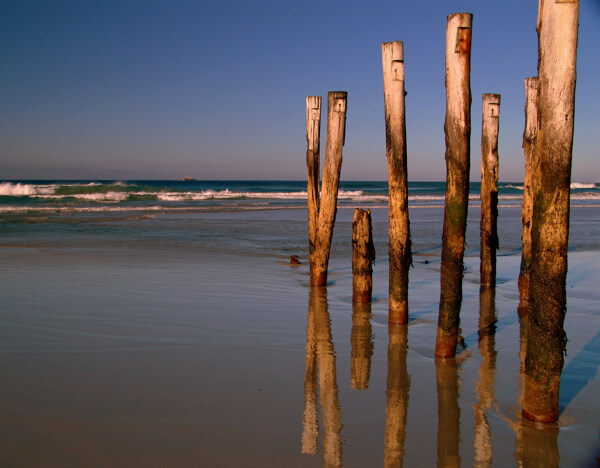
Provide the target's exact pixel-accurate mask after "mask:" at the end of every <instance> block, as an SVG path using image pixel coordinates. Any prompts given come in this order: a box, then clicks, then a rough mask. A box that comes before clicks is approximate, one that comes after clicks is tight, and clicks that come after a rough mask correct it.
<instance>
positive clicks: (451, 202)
mask: <svg viewBox="0 0 600 468" xmlns="http://www.w3.org/2000/svg"><path fill="white" fill-rule="evenodd" d="M472 20H473V15H471V14H470V13H455V14H453V15H450V16H448V21H447V25H446V120H445V123H444V130H445V133H446V199H445V204H444V229H443V237H442V262H441V275H440V286H441V289H440V308H439V317H438V328H437V336H436V342H435V355H436V356H437V357H441V358H449V357H452V356H454V355H455V354H456V345H457V342H458V327H459V320H460V306H461V302H462V276H463V255H464V243H465V231H466V228H467V209H468V203H469V169H470V151H471V147H470V139H471V85H470V68H471V54H470V52H471V45H470V44H471V33H470V30H471V25H472Z"/></svg>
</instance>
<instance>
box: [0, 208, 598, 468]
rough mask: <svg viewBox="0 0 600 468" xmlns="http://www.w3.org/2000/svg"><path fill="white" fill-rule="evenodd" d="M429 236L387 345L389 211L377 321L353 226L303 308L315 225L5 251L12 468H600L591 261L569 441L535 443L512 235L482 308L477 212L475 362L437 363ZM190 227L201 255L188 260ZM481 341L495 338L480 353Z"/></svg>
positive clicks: (379, 239)
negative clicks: (365, 297) (354, 258)
mask: <svg viewBox="0 0 600 468" xmlns="http://www.w3.org/2000/svg"><path fill="white" fill-rule="evenodd" d="M595 211H596V210H589V212H590V214H591V212H595ZM439 214H440V213H439V210H438V209H430V210H414V215H413V239H414V240H417V239H418V241H416V242H415V253H416V254H415V258H414V268H413V269H412V270H411V273H410V275H411V276H410V297H409V305H410V323H409V325H408V327H404V328H401V327H400V328H390V329H388V325H387V260H386V259H387V252H386V250H387V249H386V244H385V242H386V240H385V230H386V228H387V225H386V222H385V219H386V216H387V211H386V210H385V209H375V210H373V219H374V235H375V239H376V252H377V261H376V264H375V270H374V280H373V282H374V291H373V296H374V300H373V303H372V304H371V305H370V306H366V307H357V306H356V305H355V306H353V304H352V302H351V295H352V277H351V265H350V255H349V251H350V250H349V249H350V246H349V237H348V233H349V232H350V229H351V226H350V225H351V218H352V209H351V208H347V209H341V210H340V211H339V215H338V222H337V224H336V231H335V234H334V244H333V251H332V258H331V264H330V275H329V284H328V286H327V287H325V288H313V290H312V291H311V288H309V287H308V262H307V251H306V246H305V242H306V232H305V229H306V221H305V216H306V211H305V210H276V211H253V212H245V213H213V214H210V213H209V214H196V215H189V214H187V215H186V214H179V215H178V214H173V215H168V216H162V217H158V218H155V219H146V220H137V221H135V222H131V223H129V224H128V225H125V224H122V225H120V227H118V226H119V223H118V222H115V221H114V220H113V221H110V222H106V223H104V222H102V221H100V222H95V223H89V224H87V225H86V224H84V225H81V226H79V228H78V229H79V231H77V232H74V233H72V235H71V237H70V239H69V242H68V243H67V242H65V241H64V239H63V240H61V238H60V236H53V235H52V234H48V233H46V234H44V235H41V234H39V233H38V234H37V235H36V236H30V237H27V236H25V237H20V239H21V240H20V241H18V240H16V238H15V239H10V236H7V237H8V238H6V239H5V244H4V245H2V247H1V248H0V258H1V262H0V265H1V266H0V273H1V276H0V277H1V278H2V281H1V282H0V289H1V297H2V298H3V304H4V306H3V307H2V310H1V312H0V320H1V323H2V327H1V329H0V330H1V331H0V334H1V340H0V343H1V344H0V354H1V358H0V373H1V374H0V375H2V377H3V382H4V384H3V385H2V387H1V389H0V433H1V437H0V464H1V465H2V466H14V467H18V466H116V465H120V466H134V465H135V466H215V467H221V466H222V467H226V466H248V467H254V466H256V467H258V466H298V467H306V466H345V467H364V466H382V465H384V466H400V465H401V462H402V463H403V466H407V467H412V466H415V467H417V466H435V465H436V463H441V464H446V463H451V464H453V465H454V466H459V465H460V466H492V465H493V466H569V467H590V466H595V465H594V463H596V461H595V459H596V457H598V456H600V440H599V438H598V422H599V421H600V408H599V407H598V403H597V395H598V394H599V392H600V378H599V377H598V375H597V374H598V365H599V363H600V314H599V312H598V307H597V304H598V301H599V300H600V296H599V292H598V289H597V278H598V275H599V274H600V253H599V252H598V251H597V250H594V249H591V250H590V249H574V250H573V251H572V252H571V253H570V256H569V276H568V281H567V290H568V312H567V318H566V323H565V328H566V331H567V334H568V338H569V343H568V348H567V356H566V361H565V367H564V371H563V377H562V387H561V396H560V411H561V416H560V422H559V424H558V425H556V426H554V425H552V426H547V427H536V426H535V425H533V424H532V423H529V422H525V421H523V420H522V419H521V418H520V403H519V401H520V395H521V393H520V392H521V377H520V372H519V368H520V363H521V359H522V349H523V348H522V347H521V343H520V324H519V317H518V314H517V305H518V289H517V284H516V278H517V275H518V269H519V262H520V254H519V252H518V248H517V245H516V244H518V237H519V232H518V231H517V232H512V233H511V235H508V234H507V235H505V236H504V238H505V240H506V242H504V243H503V242H502V240H501V246H503V247H502V250H501V252H500V255H499V257H498V285H497V288H496V290H495V293H489V292H488V293H486V292H484V293H480V287H479V281H478V279H479V258H478V251H477V249H476V245H477V244H476V242H477V239H476V237H473V236H477V234H478V233H477V230H476V229H474V226H475V227H476V226H477V224H476V220H477V217H478V211H477V210H473V209H472V210H471V213H470V218H469V222H470V224H469V226H470V227H469V229H470V231H469V232H470V233H471V234H470V237H468V245H467V257H466V261H465V264H466V267H467V269H466V271H465V277H464V300H463V306H462V312H461V328H462V335H463V337H464V343H465V346H466V348H464V349H463V348H460V350H461V353H460V355H459V356H458V358H457V359H456V361H455V362H451V363H444V362H440V361H438V362H436V360H435V359H434V357H433V351H434V344H435V326H436V323H437V313H438V301H439V237H440V236H439V234H440V233H439V232H438V230H439V229H441V226H440V227H439V228H437V229H430V226H429V225H430V224H431V223H434V220H436V219H437V220H439ZM502 216H503V217H504V220H505V226H506V228H507V230H508V231H510V230H511V226H512V224H511V223H514V222H517V223H518V210H517V209H513V208H506V209H504V210H503V211H501V217H502ZM594 216H597V215H596V214H595V215H594ZM594 219H595V218H593V216H588V217H587V224H588V227H589V223H594V222H597V220H596V221H594ZM511 220H512V221H511ZM115 223H116V224H115ZM437 224H439V222H437ZM107 225H109V226H110V230H111V232H112V233H113V234H111V236H112V237H110V239H109V238H108V237H107V236H106V235H105V233H103V229H106V228H107ZM149 226H150V227H149ZM190 226H192V227H193V229H194V230H197V232H198V237H197V238H195V239H194V240H192V241H190V242H187V243H186V242H183V240H181V241H180V240H178V233H181V232H183V231H185V230H189V229H190ZM575 226H577V224H576V225H575ZM167 227H168V229H167ZM118 229H122V232H119V234H118V235H114V232H115V230H118ZM162 229H165V232H164V233H162ZM150 232H153V233H154V236H155V238H152V239H151V240H149V239H148V235H149V234H148V233H150ZM167 232H171V236H166V235H165V233H167ZM576 232H577V227H575V229H574V230H573V233H576ZM136 233H137V234H136ZM161 233H162V234H161ZM425 233H426V235H425ZM436 238H437V239H438V240H436ZM572 239H574V242H578V241H577V235H576V234H574V236H573V237H572ZM90 240H94V243H93V244H90ZM207 240H210V243H207ZM149 242H152V245H154V247H153V248H152V250H149V248H148V243H149ZM136 246H137V247H136ZM292 254H299V255H300V259H301V261H303V264H302V265H300V266H297V267H292V266H290V265H289V256H290V255H292ZM480 313H481V314H482V318H481V319H480ZM480 320H482V321H483V322H482V323H484V322H485V323H486V324H487V325H490V324H492V323H493V322H494V321H495V320H497V322H496V323H495V327H494V326H490V327H487V329H488V333H483V334H481V335H480V334H479V333H478V330H479V324H480ZM494 328H495V333H493V331H494ZM303 452H304V453H303Z"/></svg>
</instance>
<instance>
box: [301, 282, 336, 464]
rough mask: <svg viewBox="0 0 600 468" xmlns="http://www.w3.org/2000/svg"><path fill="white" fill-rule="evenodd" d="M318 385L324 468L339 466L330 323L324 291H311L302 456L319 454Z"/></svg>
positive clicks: (334, 374)
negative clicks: (318, 389)
mask: <svg viewBox="0 0 600 468" xmlns="http://www.w3.org/2000/svg"><path fill="white" fill-rule="evenodd" d="M319 384H320V390H321V391H320V397H321V398H320V399H321V413H322V415H323V466H325V467H340V466H342V445H341V439H340V431H341V429H342V425H341V423H340V404H339V399H338V386H337V375H336V364H335V352H334V349H333V341H332V336H331V319H330V317H329V311H328V309H327V288H325V287H312V288H310V293H309V300H308V325H307V327H306V373H305V379H304V415H303V421H302V425H303V431H302V453H305V454H316V453H317V452H318V436H319V421H318V408H317V387H318V386H319Z"/></svg>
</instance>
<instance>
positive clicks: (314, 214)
mask: <svg viewBox="0 0 600 468" xmlns="http://www.w3.org/2000/svg"><path fill="white" fill-rule="evenodd" d="M306 142H307V148H306V169H307V171H308V177H307V183H306V189H307V190H306V192H307V198H308V248H309V254H310V258H311V262H310V269H311V271H312V269H313V262H312V257H313V252H314V251H315V246H316V243H317V226H318V223H319V158H320V148H321V96H307V97H306Z"/></svg>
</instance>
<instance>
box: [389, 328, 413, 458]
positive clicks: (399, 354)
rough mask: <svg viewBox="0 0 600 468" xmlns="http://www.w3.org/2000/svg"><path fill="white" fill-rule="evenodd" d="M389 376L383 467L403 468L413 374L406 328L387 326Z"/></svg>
mask: <svg viewBox="0 0 600 468" xmlns="http://www.w3.org/2000/svg"><path fill="white" fill-rule="evenodd" d="M388 333H389V340H388V374H387V405H386V408H385V451H384V455H383V466H384V467H385V468H395V467H398V466H402V463H403V459H404V442H405V441H406V420H407V416H408V398H409V392H410V375H409V374H408V367H407V365H406V357H407V354H408V328H407V326H406V325H394V324H390V325H389V326H388Z"/></svg>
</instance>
